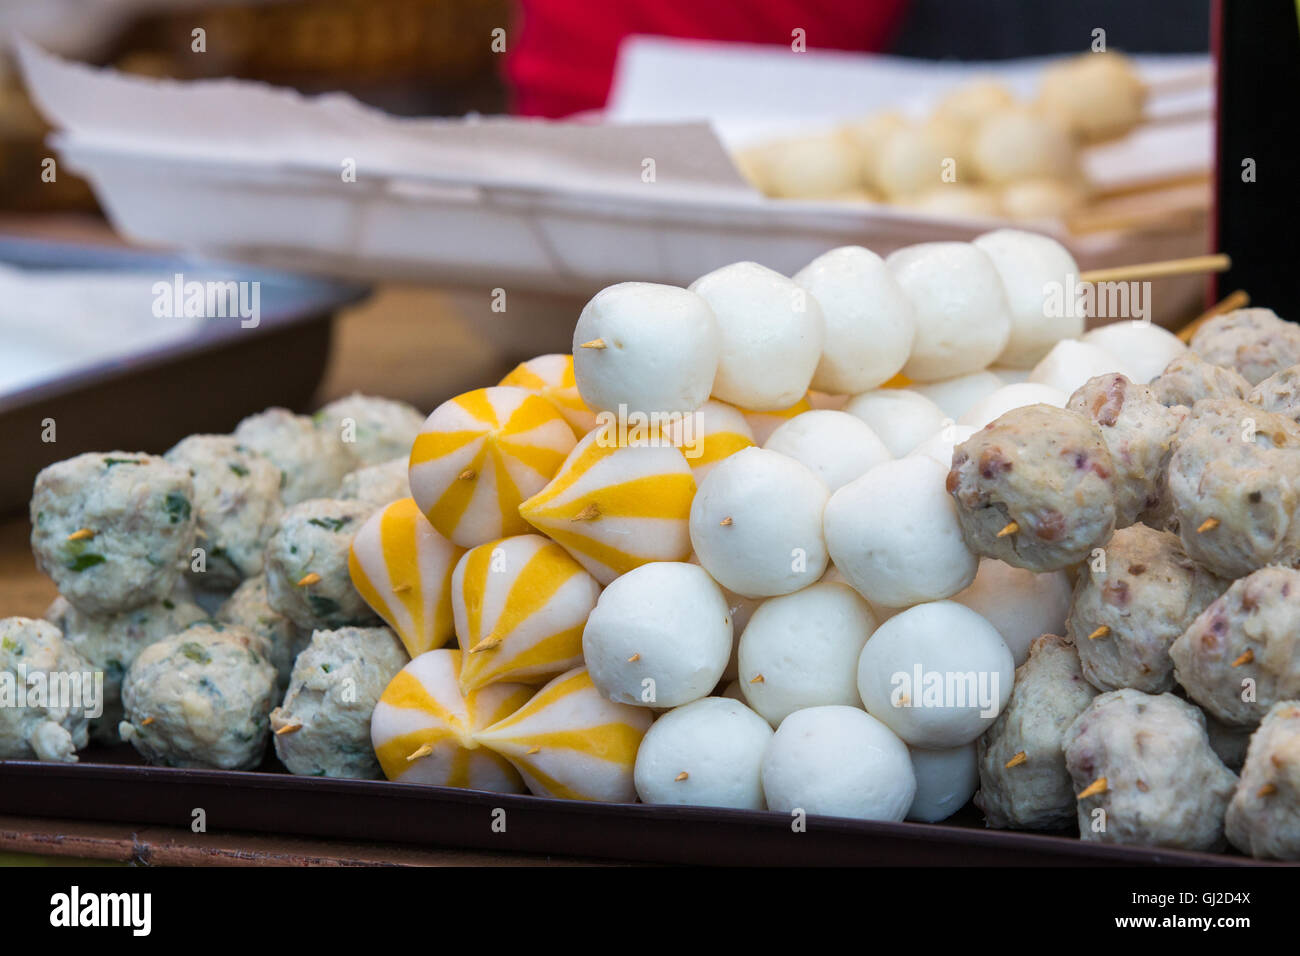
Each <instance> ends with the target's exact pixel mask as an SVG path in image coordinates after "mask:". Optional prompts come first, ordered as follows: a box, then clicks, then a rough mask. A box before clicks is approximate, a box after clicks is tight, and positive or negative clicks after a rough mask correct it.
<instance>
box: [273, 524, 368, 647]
mask: <svg viewBox="0 0 1300 956" xmlns="http://www.w3.org/2000/svg"><path fill="white" fill-rule="evenodd" d="M373 511H374V509H373V508H372V507H371V506H370V505H368V504H366V503H365V502H361V501H341V500H338V499H334V498H317V499H314V500H312V501H304V502H302V503H301V504H297V505H294V506H293V507H292V508H289V509H288V510H287V511H285V513H284V515H283V516H282V517H281V519H280V526H279V528H277V529H276V532H275V534H274V535H272V536H271V540H270V543H268V544H267V546H266V583H267V593H268V595H269V599H270V603H271V607H272V608H274V609H275V610H276V611H278V612H279V613H281V614H283V615H284V616H285V617H287V618H288V619H289V620H291V621H293V623H294V624H296V625H298V626H299V627H300V628H303V629H304V630H307V631H314V630H333V629H334V628H338V627H347V626H349V625H364V624H369V623H371V622H372V621H378V618H377V617H376V616H375V613H374V611H372V610H371V609H370V606H369V605H367V604H366V602H365V601H364V600H363V599H362V597H361V595H360V594H358V593H357V589H356V588H355V587H353V586H352V576H351V574H350V573H349V571H348V548H349V547H350V546H351V544H352V537H353V535H355V534H356V533H357V529H358V528H360V527H361V525H362V523H363V522H364V521H365V520H366V518H368V517H370V515H371V513H372V512H373Z"/></svg>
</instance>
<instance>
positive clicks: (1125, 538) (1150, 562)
mask: <svg viewBox="0 0 1300 956" xmlns="http://www.w3.org/2000/svg"><path fill="white" fill-rule="evenodd" d="M1227 587H1228V582H1227V581H1224V580H1222V579H1220V578H1218V577H1215V576H1214V575H1213V574H1211V573H1210V572H1209V571H1206V570H1205V569H1204V568H1202V567H1200V566H1199V565H1197V564H1196V563H1195V562H1194V561H1192V559H1191V558H1189V557H1188V556H1187V552H1186V551H1184V550H1183V545H1182V542H1181V541H1179V540H1178V536H1177V535H1174V534H1170V533H1169V532H1168V531H1155V530H1153V529H1151V528H1148V527H1147V526H1146V525H1141V524H1135V525H1133V526H1131V527H1128V528H1123V529H1121V530H1120V531H1116V532H1115V536H1114V537H1113V538H1111V539H1110V543H1109V544H1107V545H1106V553H1105V561H1104V562H1101V561H1090V562H1089V563H1088V565H1086V566H1085V567H1084V569H1083V570H1081V572H1080V574H1079V578H1078V580H1077V581H1076V582H1075V585H1074V603H1073V605H1072V606H1071V608H1070V617H1069V619H1068V620H1067V622H1066V625H1065V626H1066V633H1067V634H1069V635H1070V636H1071V637H1072V638H1073V639H1074V642H1075V645H1076V646H1077V647H1078V649H1079V660H1080V662H1081V663H1082V665H1083V673H1084V676H1085V677H1087V678H1088V681H1089V682H1090V683H1091V684H1092V685H1093V686H1094V687H1097V688H1099V689H1101V690H1119V689H1120V688H1121V687H1132V688H1134V689H1136V690H1140V691H1145V692H1146V693H1148V694H1159V693H1162V692H1164V691H1167V690H1173V687H1174V663H1173V661H1171V660H1170V659H1169V645H1170V644H1172V643H1173V642H1174V641H1175V640H1177V639H1178V638H1179V637H1181V636H1182V634H1183V632H1184V631H1185V630H1187V628H1188V626H1189V625H1190V624H1191V623H1192V621H1193V620H1195V618H1196V615H1198V614H1200V613H1201V612H1202V611H1203V610H1205V608H1206V607H1207V606H1209V604H1210V602H1211V601H1213V600H1214V599H1215V598H1217V597H1218V596H1219V595H1220V594H1222V593H1223V592H1224V590H1225V589H1226V588H1227Z"/></svg>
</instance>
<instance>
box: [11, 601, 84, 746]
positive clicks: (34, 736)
mask: <svg viewBox="0 0 1300 956" xmlns="http://www.w3.org/2000/svg"><path fill="white" fill-rule="evenodd" d="M33 677H35V678H36V679H37V680H36V681H33ZM74 681H75V683H76V686H74ZM86 681H89V682H90V687H89V688H81V685H82V684H83V683H84V682H86ZM93 683H94V682H93V679H92V678H91V668H90V666H89V665H88V664H87V663H86V662H85V661H84V660H82V659H81V656H80V655H79V654H78V653H77V652H76V651H75V650H73V649H72V646H71V645H69V644H68V643H67V642H66V641H65V640H64V639H63V635H62V634H60V633H59V629H58V628H57V627H55V626H54V625H53V624H51V623H49V622H48V621H34V620H32V619H31V618H28V617H6V618H3V619H0V760H31V759H32V757H35V758H36V759H37V760H51V761H58V762H62V763H72V762H74V761H76V759H77V751H78V750H81V749H82V748H83V747H85V746H86V741H87V724H86V714H85V710H84V709H83V707H84V706H89V707H91V708H93V707H94V706H95V704H96V701H95V700H93V699H92V698H93V694H94V691H93ZM38 685H39V686H38ZM41 688H43V689H41ZM60 688H63V689H66V690H67V693H66V695H65V694H64V692H63V690H62V689H60Z"/></svg>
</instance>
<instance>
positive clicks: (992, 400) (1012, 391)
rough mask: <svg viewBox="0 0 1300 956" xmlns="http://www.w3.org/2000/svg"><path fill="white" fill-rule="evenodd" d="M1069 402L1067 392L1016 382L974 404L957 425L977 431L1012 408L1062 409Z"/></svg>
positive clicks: (1034, 383)
mask: <svg viewBox="0 0 1300 956" xmlns="http://www.w3.org/2000/svg"><path fill="white" fill-rule="evenodd" d="M1069 400H1070V393H1069V392H1063V391H1061V390H1060V389H1059V388H1055V387H1053V386H1051V385H1041V384H1039V383H1037V382H1017V383H1015V384H1014V385H1004V386H1003V387H1002V388H1000V389H998V390H997V391H996V392H994V393H993V394H992V395H990V396H989V397H988V398H986V399H984V400H983V401H980V402H976V403H975V404H974V405H973V406H972V407H971V408H969V409H967V410H966V414H965V415H963V416H961V419H960V420H959V422H958V424H960V425H969V426H971V427H972V428H974V429H975V430H976V431H979V430H980V429H981V428H983V427H984V426H985V425H987V424H988V423H989V422H992V421H996V420H997V419H999V418H1001V417H1002V416H1003V415H1005V414H1006V413H1007V412H1009V411H1011V409H1013V408H1024V407H1025V406H1026V405H1051V406H1052V407H1053V408H1064V407H1065V403H1066V402H1068V401H1069Z"/></svg>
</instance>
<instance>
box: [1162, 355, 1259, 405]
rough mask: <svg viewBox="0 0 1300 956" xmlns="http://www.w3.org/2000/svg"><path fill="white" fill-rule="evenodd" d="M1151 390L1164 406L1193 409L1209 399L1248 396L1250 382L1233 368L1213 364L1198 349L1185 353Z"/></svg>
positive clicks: (1166, 370)
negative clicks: (1182, 406)
mask: <svg viewBox="0 0 1300 956" xmlns="http://www.w3.org/2000/svg"><path fill="white" fill-rule="evenodd" d="M1151 391H1152V393H1153V394H1154V395H1155V397H1156V401H1158V402H1160V404H1162V405H1169V406H1173V405H1186V406H1187V407H1188V408H1191V407H1192V406H1193V405H1195V404H1196V403H1197V402H1199V401H1202V400H1204V399H1207V398H1245V397H1246V396H1247V395H1249V394H1250V382H1248V381H1246V380H1245V379H1244V378H1242V377H1241V375H1239V374H1238V373H1237V372H1235V371H1233V370H1232V369H1230V368H1222V367H1220V366H1218V365H1211V364H1210V363H1209V362H1207V361H1205V359H1203V358H1201V357H1200V356H1199V355H1197V354H1196V353H1195V352H1184V353H1183V354H1182V355H1180V356H1178V358H1176V359H1174V360H1173V361H1172V362H1170V363H1169V364H1168V365H1167V366H1165V370H1164V371H1163V372H1161V373H1160V374H1159V375H1157V376H1156V377H1155V379H1154V380H1153V381H1152V382H1151Z"/></svg>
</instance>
